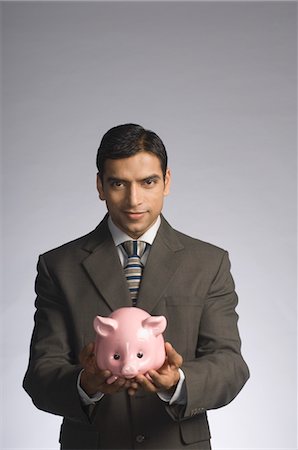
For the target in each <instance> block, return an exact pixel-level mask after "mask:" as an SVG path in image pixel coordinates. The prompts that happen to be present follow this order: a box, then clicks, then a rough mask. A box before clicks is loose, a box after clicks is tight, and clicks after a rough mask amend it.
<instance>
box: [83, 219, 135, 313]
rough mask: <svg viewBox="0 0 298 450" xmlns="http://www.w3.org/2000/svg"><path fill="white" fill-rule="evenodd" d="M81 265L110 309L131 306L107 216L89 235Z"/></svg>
mask: <svg viewBox="0 0 298 450" xmlns="http://www.w3.org/2000/svg"><path fill="white" fill-rule="evenodd" d="M84 248H85V250H88V251H89V252H90V255H89V256H88V257H87V258H86V259H85V260H84V261H83V266H84V268H85V270H86V271H87V273H88V275H89V277H90V278H91V280H92V282H93V283H94V285H95V286H96V288H97V290H98V291H99V293H100V294H101V295H102V297H103V298H104V300H105V301H106V303H107V304H108V305H109V307H110V308H111V310H112V311H113V310H115V309H117V308H120V307H122V306H131V300H130V296H129V291H128V287H127V281H126V278H125V276H124V273H123V268H122V266H121V263H120V260H119V256H118V253H117V249H116V247H115V244H114V241H113V239H112V236H111V234H110V231H109V228H108V225H107V216H106V217H105V218H104V220H103V221H102V222H101V223H100V224H99V226H98V227H97V228H96V229H95V230H94V232H93V233H92V234H91V235H90V238H89V239H88V241H87V243H86V245H85V246H84Z"/></svg>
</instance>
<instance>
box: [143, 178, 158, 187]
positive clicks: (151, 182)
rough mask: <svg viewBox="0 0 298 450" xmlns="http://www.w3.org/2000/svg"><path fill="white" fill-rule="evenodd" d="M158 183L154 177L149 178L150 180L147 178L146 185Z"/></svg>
mask: <svg viewBox="0 0 298 450" xmlns="http://www.w3.org/2000/svg"><path fill="white" fill-rule="evenodd" d="M155 183H156V180H155V179H154V178H148V180H145V183H144V184H145V185H146V186H153V185H154V184H155Z"/></svg>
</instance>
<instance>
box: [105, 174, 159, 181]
mask: <svg viewBox="0 0 298 450" xmlns="http://www.w3.org/2000/svg"><path fill="white" fill-rule="evenodd" d="M160 179H161V176H160V175H158V174H156V173H154V174H152V175H148V176H147V177H145V178H140V179H139V180H137V181H140V182H143V181H147V180H160ZM107 181H108V182H109V183H115V182H117V183H127V182H129V180H126V179H124V178H117V177H108V178H107Z"/></svg>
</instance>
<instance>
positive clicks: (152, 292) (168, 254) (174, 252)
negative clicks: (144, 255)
mask: <svg viewBox="0 0 298 450" xmlns="http://www.w3.org/2000/svg"><path fill="white" fill-rule="evenodd" d="M183 249H184V247H183V245H182V244H181V243H180V242H179V241H178V240H177V235H176V233H175V231H174V230H173V228H172V227H171V226H170V225H169V224H168V223H167V222H166V220H165V219H164V218H163V217H162V223H161V226H160V228H159V230H158V233H157V235H156V238H155V240H154V242H153V245H152V247H151V249H150V253H149V256H148V260H147V262H146V266H145V269H144V273H143V279H142V283H141V286H140V291H139V296H138V306H139V307H140V308H143V309H145V310H147V311H148V312H151V311H152V310H153V309H154V307H155V305H156V304H157V303H158V302H159V300H160V298H161V296H162V294H163V292H164V291H165V289H166V287H167V286H168V284H169V283H170V281H171V280H172V278H173V276H174V274H175V273H176V271H177V270H178V268H179V266H180V264H181V259H182V255H183V251H182V250H183Z"/></svg>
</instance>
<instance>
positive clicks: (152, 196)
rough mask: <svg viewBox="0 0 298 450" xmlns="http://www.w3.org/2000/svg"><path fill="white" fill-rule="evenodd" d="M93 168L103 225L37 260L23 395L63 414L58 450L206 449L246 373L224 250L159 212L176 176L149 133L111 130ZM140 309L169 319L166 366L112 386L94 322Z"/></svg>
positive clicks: (135, 127)
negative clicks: (134, 268) (134, 262)
mask: <svg viewBox="0 0 298 450" xmlns="http://www.w3.org/2000/svg"><path fill="white" fill-rule="evenodd" d="M97 167H98V176H97V188H98V192H99V197H100V199H101V200H103V201H105V202H106V206H107V209H108V214H107V216H106V217H105V218H104V219H103V221H102V222H101V223H100V224H99V225H98V227H97V228H96V229H95V230H94V231H92V232H91V233H89V234H88V235H86V236H83V237H81V238H79V239H77V240H75V241H72V242H70V243H67V244H65V245H63V246H61V247H59V248H57V249H55V250H52V251H50V252H47V253H45V254H44V255H42V256H40V259H39V263H38V276H37V279H36V292H37V299H36V308H37V310H36V314H35V327H34V331H33V336H32V342H31V352H30V361H29V367H28V370H27V373H26V375H25V379H24V388H25V389H26V391H27V392H28V393H29V395H30V396H31V397H32V400H33V402H34V403H35V405H36V406H37V407H38V408H40V409H42V410H44V411H48V412H51V413H53V414H58V415H61V416H63V417H64V420H63V424H62V427H61V434H60V442H61V448H62V449H122V450H123V449H135V448H141V449H142V448H144V449H171V450H173V449H181V448H187V449H199V450H207V449H210V448H211V447H210V433H209V427H208V422H207V415H206V410H208V409H213V408H218V407H221V406H223V405H226V404H227V403H229V402H230V401H231V400H232V399H233V398H234V397H235V396H236V395H237V394H238V392H239V391H240V390H241V388H242V387H243V385H244V384H245V382H246V380H247V379H248V376H249V375H248V368H247V366H246V364H245V362H244V360H243V358H242V356H241V353H240V338H239V334H238V329H237V319H238V316H237V314H236V312H235V307H236V305H237V296H236V294H235V291H234V283H233V280H232V277H231V274H230V264H229V260H228V255H227V252H225V251H224V250H221V249H219V248H217V247H215V246H212V245H210V244H207V243H204V242H202V241H199V240H196V239H193V238H191V237H189V236H186V235H184V234H182V233H180V232H178V231H175V230H174V229H172V228H171V226H170V225H169V224H168V223H167V222H166V220H165V219H164V218H163V216H162V215H161V210H162V207H163V201H164V197H165V196H166V195H167V194H168V193H169V189H170V182H171V174H170V171H169V169H168V168H167V154H166V150H165V148H164V145H163V143H162V141H161V139H160V138H159V137H158V136H157V135H156V134H155V133H153V132H152V131H149V130H145V129H144V128H143V127H141V126H139V125H134V124H125V125H120V126H118V127H114V128H112V129H111V130H109V131H108V132H107V133H106V134H105V135H104V137H103V138H102V141H101V144H100V147H99V149H98V154H97ZM131 240H133V241H136V242H135V243H134V244H133V245H134V246H135V245H136V246H138V245H139V241H141V242H142V246H143V248H145V251H144V253H143V254H142V255H134V256H135V257H136V256H137V258H139V259H138V260H139V261H140V263H139V266H138V270H139V269H140V277H139V278H140V279H141V282H140V284H138V283H137V284H136V285H134V286H133V287H132V286H131V284H130V280H129V277H128V278H126V274H127V273H126V270H127V267H128V266H129V264H128V261H129V258H130V255H129V254H128V253H127V252H126V250H125V248H126V247H125V244H124V242H127V241H131ZM143 243H144V244H143ZM123 244H124V245H123ZM132 305H136V306H137V307H140V308H142V309H144V310H146V311H148V312H149V313H150V314H152V315H164V316H165V317H166V318H167V322H168V325H167V328H166V331H165V333H164V336H165V339H166V341H167V342H166V344H165V349H166V355H167V357H166V361H165V363H164V365H163V366H162V367H161V368H160V369H158V370H156V371H155V370H152V371H149V374H150V376H151V380H150V381H149V379H148V378H147V377H145V376H144V375H137V376H136V377H135V378H134V379H133V380H126V379H122V378H119V379H117V380H116V381H115V382H114V383H112V384H108V383H107V382H106V380H107V379H108V378H109V377H110V376H111V373H110V372H109V371H108V370H105V369H106V368H104V367H102V368H98V367H97V365H96V362H95V357H94V353H93V351H94V344H93V342H94V337H95V336H94V334H95V333H94V330H93V326H92V323H93V319H94V317H95V316H96V315H102V316H108V315H109V314H110V313H111V312H112V311H113V310H115V309H117V308H119V307H123V306H132Z"/></svg>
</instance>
